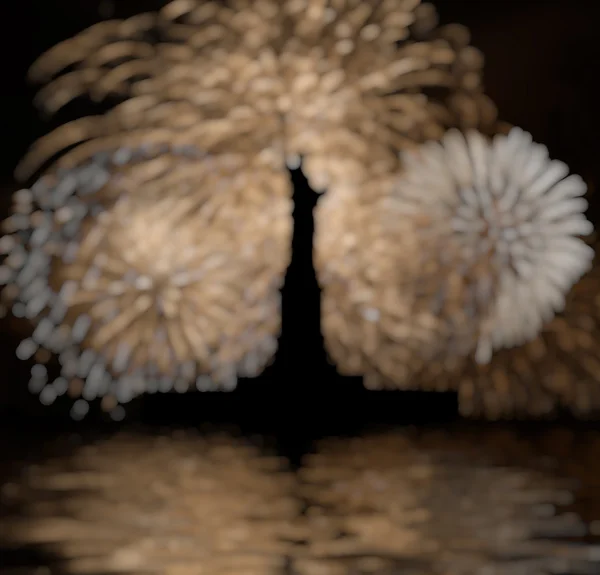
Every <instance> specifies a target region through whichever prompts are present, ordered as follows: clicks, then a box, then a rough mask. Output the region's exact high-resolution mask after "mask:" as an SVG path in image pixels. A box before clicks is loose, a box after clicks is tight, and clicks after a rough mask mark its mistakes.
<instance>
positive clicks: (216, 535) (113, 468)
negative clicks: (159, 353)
mask: <svg viewBox="0 0 600 575" xmlns="http://www.w3.org/2000/svg"><path fill="white" fill-rule="evenodd" d="M25 471H26V473H24V474H23V477H22V478H21V479H19V480H17V481H16V482H15V483H14V484H12V485H8V486H5V489H4V493H5V494H9V493H10V494H12V497H10V498H8V497H5V498H4V503H6V504H8V510H6V508H5V511H7V513H5V514H3V519H4V518H5V519H6V522H4V521H3V524H2V528H1V529H0V531H1V533H2V539H3V542H4V543H5V544H6V543H12V544H13V545H14V544H16V545H19V546H22V545H37V546H42V547H43V548H45V549H47V550H49V551H50V552H51V553H52V556H53V557H54V558H55V561H56V563H55V564H54V565H53V567H56V568H58V569H60V570H61V571H62V572H64V573H72V574H80V573H81V574H82V573H90V572H92V571H93V572H104V573H116V572H119V573H143V572H154V573H161V574H165V575H166V574H171V573H173V574H175V573H181V574H183V573H198V572H207V573H230V574H232V575H233V574H236V575H238V574H239V575H246V574H249V573H254V574H256V575H279V574H283V573H285V564H286V559H287V556H288V554H289V553H291V551H293V547H294V538H295V537H297V534H296V530H295V528H294V525H293V521H294V519H295V518H296V516H297V515H298V513H299V511H300V509H299V508H300V505H301V504H300V501H299V500H297V499H296V498H295V497H294V493H293V490H294V487H295V482H294V478H293V476H291V475H290V474H289V472H288V470H287V469H286V462H285V461H282V460H280V459H279V458H277V457H273V456H271V455H269V454H266V453H264V452H262V450H260V449H258V448H256V447H255V446H253V445H251V444H246V443H244V442H242V441H238V440H235V439H233V438H228V437H226V436H224V437H220V436H194V435H193V434H185V435H183V436H182V435H174V436H173V437H160V438H152V437H147V436H146V437H145V436H143V435H125V434H119V435H117V436H114V437H112V438H110V439H107V440H102V441H97V442H96V443H95V444H87V443H86V444H84V445H79V446H75V447H74V448H73V447H72V448H71V453H70V454H68V455H54V457H52V458H48V459H46V460H45V461H44V462H43V463H42V464H40V465H39V466H36V467H33V466H32V467H28V468H26V469H25Z"/></svg>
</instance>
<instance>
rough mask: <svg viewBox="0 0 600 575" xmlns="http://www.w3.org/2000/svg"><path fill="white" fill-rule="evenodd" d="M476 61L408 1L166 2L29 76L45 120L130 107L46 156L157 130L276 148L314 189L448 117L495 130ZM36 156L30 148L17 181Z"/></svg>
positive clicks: (57, 140) (109, 26)
mask: <svg viewBox="0 0 600 575" xmlns="http://www.w3.org/2000/svg"><path fill="white" fill-rule="evenodd" d="M150 34H154V35H158V37H159V38H160V41H159V42H158V43H156V42H151V41H150V37H151V36H150ZM482 63H483V59H482V56H481V54H480V53H479V52H478V51H477V50H476V49H475V48H473V47H471V46H469V34H468V32H467V30H466V29H464V28H463V27H460V26H456V25H451V26H445V27H438V26H437V17H436V13H435V10H434V9H433V7H432V6H431V5H429V4H421V3H420V0H385V1H379V0H370V1H362V0H287V1H285V2H277V1H275V0H231V1H227V2H201V1H199V0H175V1H174V2H171V3H169V4H167V6H166V7H165V8H164V9H163V10H162V11H161V12H159V13H158V14H144V15H140V16H136V17H134V18H132V19H130V20H125V21H109V22H102V23H100V24H98V25H96V26H94V27H92V28H90V29H88V30H86V31H84V32H82V33H81V34H80V35H78V36H76V37H75V38H72V39H70V40H67V41H66V42H63V43H62V44H59V45H58V46H56V47H55V48H53V49H52V50H50V51H49V52H48V53H46V54H45V55H44V56H42V57H41V58H40V60H39V61H37V62H36V63H35V64H34V66H33V67H32V72H31V76H32V78H33V79H34V80H36V81H48V80H52V81H51V82H50V83H49V84H48V85H47V87H46V88H45V89H44V90H43V91H42V92H41V93H40V94H39V97H38V103H39V104H40V105H41V106H42V107H43V108H44V109H45V110H47V111H49V112H54V111H56V110H57V109H59V108H61V107H62V106H64V105H65V104H66V103H68V102H69V101H70V100H71V99H73V98H74V97H77V96H79V95H81V94H85V93H91V95H92V97H93V98H94V99H96V100H101V99H103V98H106V97H107V96H109V95H118V96H122V97H125V98H127V99H128V101H127V102H126V103H125V104H124V107H123V108H121V109H120V111H119V110H115V113H113V114H112V115H111V120H110V121H107V119H106V118H103V117H101V118H95V119H94V118H89V119H86V120H85V121H84V122H80V124H78V126H77V130H76V133H75V134H74V132H75V131H74V130H72V131H71V139H70V138H69V137H66V136H65V134H64V133H60V132H58V133H56V134H53V135H51V136H50V137H49V138H48V145H47V147H48V149H50V148H52V149H57V148H61V147H62V146H64V144H65V143H72V138H73V136H74V137H75V138H79V139H87V138H97V137H99V136H101V135H106V134H107V133H114V131H115V130H117V131H118V130H120V129H126V130H131V129H133V128H134V127H135V128H136V129H142V128H154V127H155V125H156V123H157V122H159V123H160V122H162V124H163V125H167V126H169V127H177V128H178V129H181V130H184V131H185V130H189V129H196V131H197V132H202V133H205V132H206V131H207V130H209V128H210V129H211V130H212V129H213V128H214V130H215V131H217V132H218V133H219V137H220V138H221V141H222V142H223V143H224V145H230V143H231V142H232V141H233V140H235V138H239V137H240V135H241V134H251V135H252V142H253V145H254V146H255V147H256V146H260V145H265V143H267V144H266V145H272V143H273V142H274V141H278V142H282V143H283V149H284V153H285V157H286V158H287V161H288V164H290V165H298V164H299V162H300V161H301V160H302V163H303V168H304V171H305V173H306V175H307V177H308V178H309V180H310V183H311V185H312V186H313V187H314V188H315V189H317V190H323V189H325V188H326V187H327V186H328V185H329V183H330V180H331V179H332V178H334V179H335V178H336V177H338V176H339V175H340V174H344V175H345V174H346V173H347V172H348V170H349V169H352V170H354V173H355V174H356V173H358V174H359V175H360V174H363V175H364V169H365V167H366V166H368V167H369V171H370V173H371V174H372V173H379V172H385V171H386V170H388V169H389V168H390V167H393V166H395V163H396V150H397V149H401V148H404V147H406V146H408V145H412V144H413V143H414V142H415V141H418V142H420V141H423V140H424V139H427V138H435V137H439V136H441V134H442V133H443V129H442V127H441V126H442V125H444V123H445V122H447V121H448V120H449V117H451V116H452V113H453V112H455V111H456V110H459V109H460V110H463V111H464V110H467V109H469V110H470V114H471V116H473V117H472V118H471V119H472V121H476V120H477V121H478V122H479V123H480V124H484V123H486V122H490V121H493V119H494V118H493V116H494V110H493V106H492V105H491V104H490V103H489V102H488V101H487V100H486V98H485V97H484V96H483V94H482V89H481V68H482ZM65 69H69V71H68V73H62V72H63V71H64V70H65ZM434 92H435V96H434ZM475 110H478V111H479V112H475ZM481 114H483V116H484V117H485V120H484V119H482V118H481V117H477V118H475V117H476V116H480V115H481ZM211 133H212V132H211ZM224 134H226V135H227V137H224ZM201 137H204V136H201ZM196 143H197V144H198V145H200V146H201V147H204V148H206V145H205V144H204V142H202V141H200V142H196ZM47 156H48V153H47V150H40V149H39V148H38V149H34V150H32V153H31V155H30V156H28V157H27V158H26V159H25V160H24V162H23V164H22V169H21V172H22V173H23V174H25V173H27V172H28V171H29V170H30V169H32V168H34V167H35V166H36V165H38V164H39V163H40V162H42V161H44V159H45V158H46V157H47ZM361 170H362V171H361Z"/></svg>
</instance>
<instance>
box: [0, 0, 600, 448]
mask: <svg viewBox="0 0 600 575" xmlns="http://www.w3.org/2000/svg"><path fill="white" fill-rule="evenodd" d="M163 4H164V1H159V0H113V1H108V0H104V1H100V0H85V1H82V0H18V1H13V0H2V2H1V3H0V27H2V30H1V32H0V42H1V45H0V55H1V58H2V68H1V70H2V72H1V76H0V86H1V89H0V98H1V106H0V137H1V139H2V148H1V150H2V153H1V154H0V185H1V189H2V196H1V207H2V214H1V215H2V216H4V215H5V214H6V210H7V208H8V205H9V198H10V193H11V192H12V191H14V190H15V189H16V188H15V184H14V182H13V180H12V171H13V169H14V167H15V165H16V163H17V161H18V160H19V158H20V157H21V156H22V155H23V153H24V152H25V150H26V149H27V147H28V145H29V144H30V143H31V142H33V141H34V140H35V139H36V138H37V137H39V136H40V135H42V134H44V133H46V132H47V131H49V129H50V128H52V127H53V126H55V125H57V124H58V123H60V122H61V121H64V117H63V116H61V115H59V117H58V118H55V119H51V120H47V119H46V120H44V119H41V118H40V117H39V115H38V113H37V111H36V110H35V109H34V107H33V106H32V104H31V100H32V97H33V95H34V94H35V87H34V86H29V85H28V84H27V82H26V80H25V75H26V71H27V68H28V67H29V65H30V64H31V63H32V62H33V60H34V59H35V58H36V57H37V56H38V55H39V54H40V53H42V52H43V51H45V50H46V49H48V48H49V47H51V46H52V45H54V44H55V43H57V42H59V41H61V40H63V39H66V38H67V37H69V36H72V35H74V34H76V33H77V32H79V31H80V30H82V29H83V28H85V27H87V26H89V25H91V24H93V23H95V22H97V21H99V20H100V19H102V14H104V17H106V16H112V17H125V16H128V15H132V14H134V13H137V12H140V11H148V10H152V9H155V8H158V7H160V6H161V5H163ZM435 4H436V6H437V7H438V10H439V12H440V14H441V20H442V22H443V23H447V22H460V23H462V24H464V25H467V26H468V27H470V29H471V31H472V42H473V44H474V45H475V46H477V47H478V48H480V49H482V50H483V52H484V53H485V54H486V79H485V81H486V86H487V89H488V93H489V94H490V96H491V97H492V98H493V99H494V100H495V101H496V103H497V104H498V106H499V109H500V114H501V117H502V118H503V119H504V120H506V121H508V122H511V123H514V124H517V125H519V126H521V127H522V128H524V129H526V130H529V131H531V132H532V133H533V135H534V138H535V139H536V140H537V141H540V142H543V143H545V144H546V145H548V147H549V148H550V151H551V154H552V155H553V156H554V157H558V158H560V159H562V160H564V161H566V162H567V163H568V164H569V165H570V166H571V168H572V169H573V170H574V171H576V172H578V173H580V174H581V175H582V176H584V177H585V179H586V180H587V182H588V185H589V186H590V188H591V189H592V191H593V190H594V189H595V188H597V187H598V185H599V184H600V170H599V168H598V161H599V158H600V146H599V145H598V143H597V142H598V137H599V135H600V111H599V108H598V106H599V103H598V102H599V101H598V92H597V90H596V89H595V83H596V82H597V79H598V75H599V72H600V64H598V62H599V60H600V43H599V42H598V41H597V39H596V38H597V33H598V29H597V28H598V27H597V25H596V22H597V21H598V20H597V14H598V12H599V11H598V9H597V2H595V1H594V0H589V1H582V0H537V1H536V0H479V1H476V0H443V1H442V0H438V1H437V2H435ZM106 10H108V12H106ZM87 111H89V110H88V109H87V108H86V107H85V106H84V105H76V106H74V107H73V106H72V107H71V109H70V113H71V114H73V113H75V114H79V113H85V112H87ZM293 179H294V184H295V196H294V201H295V205H296V208H295V214H294V218H295V233H294V240H293V254H294V255H293V262H292V265H291V267H290V269H289V271H288V275H287V278H286V285H285V288H284V293H283V297H284V307H283V336H282V338H281V341H280V349H279V352H278V354H277V357H276V361H275V363H274V365H273V366H272V367H271V368H269V369H268V370H267V372H266V373H265V374H264V376H262V377H260V378H259V379H257V380H253V381H242V382H241V383H240V385H239V388H238V389H237V390H236V391H235V392H233V393H230V394H199V393H191V394H187V395H175V394H173V395H159V396H149V397H144V398H141V399H140V400H137V401H136V402H134V404H133V405H132V406H131V408H130V409H129V416H128V419H127V420H126V421H125V422H124V423H121V424H118V425H119V426H124V425H125V426H126V425H129V424H130V423H132V422H140V421H141V422H143V423H146V424H150V425H153V426H155V425H159V424H160V425H187V424H191V425H196V424H200V423H204V422H213V423H224V422H227V423H232V424H235V425H237V426H240V427H241V428H242V430H243V431H247V432H266V433H268V434H269V435H273V436H275V437H276V438H277V440H278V442H279V443H280V445H281V447H282V448H283V449H284V451H285V452H286V453H287V454H289V455H290V456H292V458H293V459H295V458H296V456H297V455H298V454H299V453H300V452H301V451H303V450H304V449H305V448H306V446H307V445H308V444H309V443H310V441H311V440H312V439H314V438H315V437H316V436H320V435H324V434H340V433H346V432H352V431H355V430H357V429H360V428H362V427H364V426H365V425H369V426H370V425H376V424H387V423H418V424H421V425H424V424H428V425H435V424H436V423H439V422H441V421H447V420H451V419H454V418H455V417H456V401H455V397H454V396H452V395H451V394H450V395H442V394H433V395H432V394H419V393H400V392H367V391H365V390H364V389H363V388H362V386H361V382H360V380H358V379H351V378H340V377H338V376H337V375H336V372H335V369H334V368H333V367H332V366H330V365H329V364H328V362H327V360H326V355H325V352H324V349H323V341H322V338H321V336H320V333H319V291H318V287H317V283H316V280H315V277H314V270H313V268H312V261H311V260H312V234H313V221H312V210H313V208H314V205H315V203H316V199H317V196H316V195H314V194H313V193H312V192H310V190H308V188H307V185H306V182H305V180H304V179H303V177H302V175H301V174H300V173H299V172H297V173H294V174H293ZM594 203H595V202H594V201H593V202H592V213H593V214H594V213H595V212H596V209H595V208H594ZM593 219H596V218H595V217H594V216H593ZM0 328H1V329H2V332H1V340H0V354H1V355H0V428H3V427H4V429H5V431H4V432H2V431H0V433H7V432H8V427H7V426H10V428H12V429H14V426H15V425H16V426H17V427H19V428H21V429H28V430H30V431H34V430H40V429H44V430H46V431H48V432H49V431H50V430H52V429H58V428H61V427H70V426H73V425H74V424H73V423H72V422H70V420H69V416H68V411H69V407H70V402H69V401H68V400H65V402H61V401H58V402H57V403H56V404H55V405H54V406H52V407H50V408H46V407H42V406H40V405H39V403H38V400H37V398H36V397H33V396H30V395H29V393H28V392H27V390H26V381H27V379H28V369H29V368H28V366H27V365H25V364H23V363H21V362H19V361H18V360H16V359H15V357H14V348H15V345H16V341H17V340H16V338H15V336H14V335H13V334H11V333H10V331H9V330H8V329H7V326H6V325H5V323H4V324H2V325H0ZM95 424H102V425H108V424H106V423H102V422H100V418H99V417H98V416H97V415H94V410H92V413H91V415H90V417H88V420H87V421H86V422H84V423H78V424H76V425H77V427H79V428H81V427H84V426H85V427H87V426H90V425H95ZM111 425H116V424H111Z"/></svg>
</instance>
